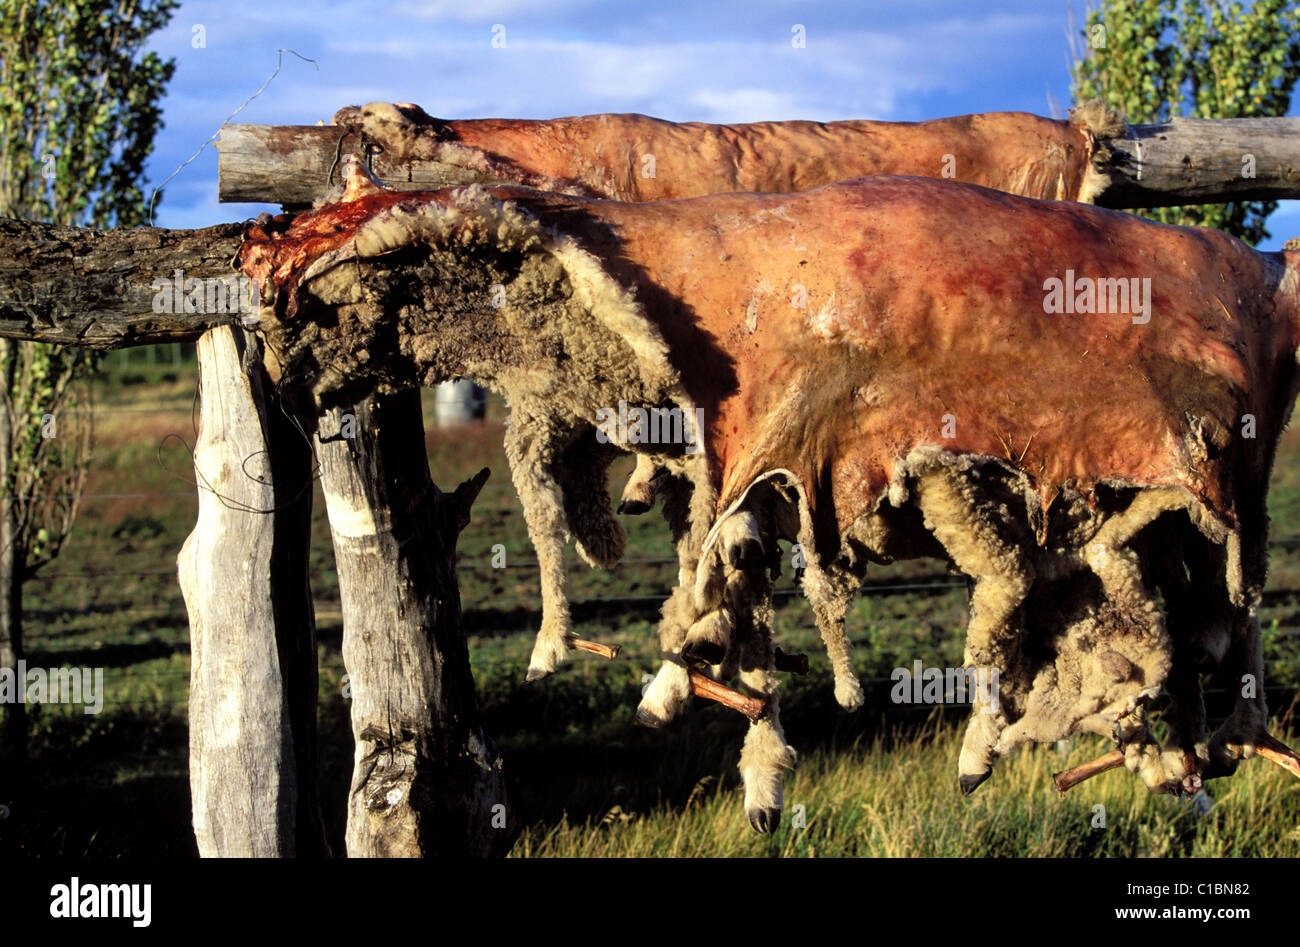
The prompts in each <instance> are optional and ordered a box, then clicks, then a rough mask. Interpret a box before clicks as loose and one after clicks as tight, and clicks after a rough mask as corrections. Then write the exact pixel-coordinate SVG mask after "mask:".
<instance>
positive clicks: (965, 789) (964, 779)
mask: <svg viewBox="0 0 1300 947" xmlns="http://www.w3.org/2000/svg"><path fill="white" fill-rule="evenodd" d="M992 773H993V771H992V770H986V771H985V772H983V773H967V774H966V775H965V776H958V777H957V785H958V786H959V787H960V788H961V794H962V795H963V796H969V795H970V794H971V793H973V792H974V791H975V790H976V789H978V788H979V785H980V783H982V782H984V780H986V779H988V778H989V776H990V775H992Z"/></svg>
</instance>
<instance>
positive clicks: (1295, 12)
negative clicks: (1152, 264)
mask: <svg viewBox="0 0 1300 947" xmlns="http://www.w3.org/2000/svg"><path fill="white" fill-rule="evenodd" d="M1083 46H1084V49H1085V50H1086V52H1087V55H1086V56H1083V57H1082V58H1077V59H1076V61H1075V63H1074V68H1073V74H1074V89H1073V97H1074V101H1075V102H1076V103H1079V102H1086V101H1088V100H1089V99H1093V98H1101V99H1103V100H1104V101H1105V102H1106V103H1107V104H1108V105H1110V106H1112V107H1113V108H1116V109H1118V110H1119V111H1121V112H1122V113H1123V114H1124V117H1125V118H1126V119H1127V120H1128V121H1129V122H1132V123H1135V124H1136V123H1148V122H1165V121H1168V120H1169V119H1170V118H1172V117H1173V116H1190V117H1194V118H1246V117H1251V116H1274V115H1285V114H1286V113H1287V110H1288V109H1289V108H1290V106H1291V92H1292V89H1293V88H1294V87H1295V83H1296V79H1297V78H1300V6H1298V4H1297V2H1296V0H1256V2H1254V3H1252V4H1250V5H1249V6H1245V5H1243V4H1241V3H1238V2H1233V3H1228V2H1226V0H1102V4H1101V7H1100V8H1099V9H1096V10H1093V11H1091V12H1090V13H1089V14H1088V20H1087V26H1086V27H1085V29H1084V30H1083ZM1276 207H1277V203H1276V202H1275V201H1253V202H1239V203H1233V204H1205V205H1198V206H1188V207H1162V208H1154V209H1149V210H1138V211H1137V213H1140V214H1143V215H1144V216H1147V217H1150V218H1152V219H1153V220H1159V221H1161V222H1163V223H1169V224H1182V225H1199V226H1207V227H1216V228H1218V229H1220V230H1223V231H1226V232H1228V233H1231V234H1233V235H1235V236H1238V237H1240V238H1241V239H1243V240H1245V241H1246V242H1247V243H1250V244H1255V243H1258V242H1259V241H1260V240H1262V239H1264V238H1266V237H1268V236H1269V233H1268V231H1267V230H1266V229H1265V227H1264V221H1265V219H1266V218H1267V217H1268V215H1269V214H1271V213H1272V212H1273V210H1274V209H1276Z"/></svg>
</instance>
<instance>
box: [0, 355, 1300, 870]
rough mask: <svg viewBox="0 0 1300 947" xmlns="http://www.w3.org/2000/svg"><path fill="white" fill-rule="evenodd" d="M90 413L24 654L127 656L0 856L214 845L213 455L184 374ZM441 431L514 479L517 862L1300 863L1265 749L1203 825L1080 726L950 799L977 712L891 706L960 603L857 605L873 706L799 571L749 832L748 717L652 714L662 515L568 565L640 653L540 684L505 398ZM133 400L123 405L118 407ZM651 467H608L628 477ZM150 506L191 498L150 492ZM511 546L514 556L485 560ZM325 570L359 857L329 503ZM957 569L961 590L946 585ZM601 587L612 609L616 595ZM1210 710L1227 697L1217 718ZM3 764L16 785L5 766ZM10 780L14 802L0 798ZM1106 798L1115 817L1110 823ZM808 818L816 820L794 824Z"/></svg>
mask: <svg viewBox="0 0 1300 947" xmlns="http://www.w3.org/2000/svg"><path fill="white" fill-rule="evenodd" d="M110 369H111V370H112V376H113V377H112V380H111V384H108V385H106V386H104V389H103V391H102V392H101V393H100V395H99V398H98V406H99V407H101V408H105V409H110V410H108V411H105V412H104V413H103V414H102V415H100V416H99V417H97V418H96V435H97V443H98V453H97V454H96V458H95V462H94V470H93V473H92V477H91V482H90V484H89V486H88V491H87V492H88V493H89V494H91V496H90V497H88V498H87V499H86V501H85V502H84V504H83V507H82V514H81V516H80V518H79V520H78V522H77V526H76V530H75V532H74V534H73V536H72V538H71V539H70V541H69V543H68V544H67V546H66V547H65V550H64V553H63V555H62V556H61V557H60V558H59V559H58V560H57V561H56V562H54V563H53V564H52V565H50V566H49V567H48V568H47V569H46V570H45V572H44V573H43V574H42V575H41V576H39V577H38V578H37V579H35V580H33V581H32V582H30V583H28V585H27V586H26V589H25V593H26V602H25V606H26V628H27V647H28V660H29V663H31V664H34V665H40V666H47V667H50V666H61V665H69V666H87V665H89V666H95V667H104V668H106V674H105V685H106V690H107V692H108V695H109V702H108V704H107V705H106V709H105V712H104V713H103V714H102V715H100V716H98V717H89V716H85V715H82V714H80V713H73V712H71V711H70V710H68V709H66V708H50V707H42V708H34V710H35V713H34V715H33V720H32V760H31V765H30V773H29V775H30V779H29V780H28V784H27V787H26V789H24V790H23V791H22V792H20V793H19V794H18V795H16V796H14V795H11V797H10V798H2V797H0V803H4V804H9V805H10V806H11V808H12V813H11V816H10V818H9V819H7V820H3V821H0V854H2V853H5V852H9V853H15V852H17V853H22V854H24V855H42V854H58V853H66V854H78V855H81V854H84V855H92V856H124V855H146V856H147V855H170V856H187V855H192V854H194V843H193V838H192V835H191V833H190V829H189V813H188V806H189V786H188V774H187V771H186V765H187V746H186V743H187V728H186V717H185V715H186V699H187V691H188V683H189V680H188V676H189V650H188V626H187V623H186V618H185V611H184V605H183V602H182V599H181V596H180V591H179V589H178V587H177V584H176V574H175V560H176V554H177V552H178V551H179V549H180V546H181V543H182V542H183V541H184V539H185V536H186V535H187V534H188V533H189V531H190V529H191V528H192V526H193V522H194V515H195V512H196V510H197V502H196V499H195V495H194V489H193V487H192V486H191V485H190V484H189V483H188V482H187V481H190V480H192V479H193V470H192V467H191V460H190V457H189V455H188V453H187V452H186V450H185V449H184V447H183V446H182V445H181V444H180V443H179V442H178V441H177V439H176V438H175V437H168V435H172V434H175V435H178V436H179V437H180V438H181V439H183V440H184V442H185V443H187V444H190V445H192V444H193V440H194V433H193V426H192V409H193V399H194V375H193V369H192V367H190V366H182V367H181V368H180V369H176V368H175V367H173V366H171V365H169V364H153V363H148V362H133V363H131V364H128V365H125V366H119V367H116V368H115V367H114V366H113V365H112V363H111V362H110ZM425 405H426V412H425V413H426V419H427V420H428V422H429V426H430V432H429V435H428V438H427V446H428V450H429V456H430V463H431V467H432V471H433V474H434V479H435V480H436V481H437V482H438V483H439V484H440V485H441V486H442V487H444V488H451V487H454V486H455V485H456V484H457V483H458V482H460V481H461V480H463V479H465V478H467V477H469V476H471V475H472V474H473V473H475V472H476V471H477V470H478V469H479V468H480V467H483V466H488V467H490V468H491V470H492V478H491V479H490V480H489V482H488V486H487V488H486V489H485V490H484V491H483V493H482V495H481V496H480V499H479V500H478V502H477V503H476V504H475V507H474V514H473V520H472V522H471V524H470V525H469V527H468V528H467V529H466V530H465V532H464V533H463V534H462V536H461V540H460V544H459V552H460V564H461V569H460V572H459V578H460V585H461V600H462V603H463V606H464V610H465V627H466V635H467V639H468V642H469V648H470V656H471V662H472V665H473V668H474V674H475V679H476V682H477V685H478V692H479V700H480V705H481V708H482V711H483V714H484V718H485V724H486V727H487V730H488V732H489V733H490V734H491V735H492V736H493V738H494V739H495V740H496V742H497V744H498V745H499V746H500V748H501V749H502V750H503V752H504V754H505V758H506V763H507V771H508V773H509V775H510V778H511V779H512V781H513V786H514V790H513V797H512V798H513V805H515V807H516V810H517V815H518V817H519V819H520V821H521V823H522V824H523V825H524V826H525V830H524V833H523V835H522V836H521V838H520V840H519V842H518V844H517V845H516V847H515V850H514V854H515V855H519V856H555V855H569V856H573V855H600V856H625V855H626V856H630V855H696V854H708V855H753V856H770V855H792V856H811V855H817V856H832V855H869V856H875V855H921V856H928V855H1053V856H1056V855H1075V856H1079V855H1152V856H1190V855H1270V856H1271V855H1279V856H1295V855H1297V854H1300V836H1298V835H1297V825H1300V820H1298V819H1297V815H1298V814H1300V783H1297V782H1296V781H1295V780H1294V779H1291V778H1289V777H1287V776H1286V774H1285V773H1283V772H1282V771H1281V770H1280V769H1279V768H1277V767H1274V766H1271V765H1269V764H1267V763H1264V762H1263V761H1253V762H1249V763H1247V764H1244V765H1243V767H1242V769H1241V771H1240V773H1239V774H1238V775H1237V776H1236V777H1234V778H1232V779H1229V780H1218V781H1215V782H1212V783H1210V784H1208V789H1209V792H1210V794H1211V795H1212V796H1214V798H1215V800H1216V805H1215V808H1214V809H1213V811H1212V812H1211V813H1210V814H1209V815H1204V816H1202V815H1198V814H1196V813H1195V812H1193V811H1192V810H1190V809H1189V808H1188V807H1187V806H1186V804H1185V803H1180V802H1179V801H1177V800H1173V799H1169V798H1163V797H1153V796H1150V795H1149V794H1148V793H1147V792H1146V790H1145V789H1144V788H1142V787H1141V786H1140V784H1139V783H1138V781H1137V780H1136V778H1135V777H1133V776H1131V775H1130V774H1128V773H1126V772H1123V771H1120V772H1115V773H1110V774H1106V775H1104V776H1102V777H1099V778H1097V779H1094V780H1092V781H1091V782H1089V783H1086V784H1084V785H1083V786H1081V787H1079V788H1078V789H1075V790H1073V791H1072V792H1071V793H1070V794H1069V795H1068V796H1067V797H1066V798H1064V799H1063V800H1062V799H1058V798H1056V796H1055V794H1054V793H1052V792H1050V791H1049V787H1050V774H1051V773H1052V772H1053V771H1054V770H1058V769H1064V768H1066V767H1067V766H1068V765H1073V764H1074V763H1077V762H1081V761H1082V760H1084V759H1086V758H1089V757H1090V756H1095V755H1097V754H1099V753H1100V752H1102V751H1103V750H1104V749H1105V747H1104V746H1103V744H1102V743H1101V741H1098V740H1092V739H1084V738H1079V739H1077V740H1076V741H1075V742H1074V744H1073V747H1072V750H1071V757H1070V759H1069V760H1068V761H1067V760H1065V759H1063V758H1062V757H1060V756H1059V755H1058V754H1057V752H1056V750H1055V748H1054V747H1035V748H1029V749H1027V750H1026V751H1024V752H1022V753H1020V754H1018V755H1017V756H1015V757H1013V758H1012V759H1009V760H1005V761H1002V762H1000V763H999V765H998V767H997V768H996V770H995V772H994V776H993V778H991V779H990V780H989V781H988V782H987V783H986V784H985V785H984V786H982V787H981V788H980V789H979V791H978V792H977V793H976V794H975V795H974V796H973V797H971V798H963V797H960V796H959V795H958V793H957V791H956V788H955V784H956V753H957V747H958V743H959V735H960V728H961V725H962V715H961V713H960V712H957V711H949V712H947V713H945V714H943V715H941V716H930V715H929V714H928V712H913V713H908V712H905V710H904V711H900V708H897V707H894V706H892V705H890V704H888V700H887V692H888V688H887V684H886V679H887V678H888V675H889V672H890V670H891V669H892V668H894V667H897V666H900V665H910V663H911V662H912V661H913V660H914V659H917V658H920V659H922V660H923V661H925V662H926V663H927V664H930V665H939V666H953V665H956V664H958V663H960V659H961V644H962V628H963V623H964V615H965V591H964V588H962V587H960V584H958V587H956V588H948V589H942V588H940V589H936V590H930V591H926V592H921V591H910V592H906V593H904V594H894V595H888V596H872V597H868V596H862V597H860V598H859V599H858V600H857V602H856V603H855V605H854V608H853V610H852V612H851V614H850V616H849V628H850V633H851V634H852V636H853V638H854V640H855V662H856V666H857V668H858V670H859V672H860V673H861V674H862V675H863V677H864V678H865V679H866V680H867V681H868V682H869V686H868V695H869V704H868V706H867V707H866V708H864V709H863V710H862V711H860V712H858V713H857V714H852V715H850V714H846V713H844V712H843V711H841V710H839V708H838V707H836V706H835V704H834V700H833V698H832V694H831V681H830V671H829V667H828V664H827V661H826V658H825V655H824V652H823V651H822V650H821V648H820V643H819V641H818V639H817V636H816V632H815V630H814V627H813V622H812V615H811V611H810V610H809V608H808V606H807V604H806V603H805V602H804V601H803V599H802V598H801V597H800V596H798V595H797V594H793V593H794V592H795V586H794V583H793V579H792V577H791V576H790V574H789V572H788V570H787V574H786V575H784V576H783V577H782V578H781V580H780V582H779V583H778V592H779V597H778V608H777V613H776V632H777V636H778V638H779V640H780V642H781V644H782V646H783V647H785V648H786V649H787V650H795V651H805V652H806V653H808V654H809V656H810V658H811V660H812V665H813V669H812V673H811V674H810V675H809V676H808V677H807V678H793V677H792V678H789V679H788V682H787V684H786V685H785V690H784V692H783V696H782V718H783V721H784V723H785V727H786V732H787V736H788V737H789V739H790V742H791V743H792V744H793V745H794V746H795V747H796V748H797V749H798V750H799V752H800V754H801V758H800V763H799V766H798V768H797V769H796V771H795V772H794V774H793V775H792V776H791V777H790V778H789V780H788V782H787V793H786V805H787V817H786V819H784V820H783V823H782V827H781V829H780V830H779V831H778V832H777V833H776V834H775V835H774V836H772V837H770V838H764V837H760V836H758V835H756V834H755V833H753V832H752V830H751V829H750V828H749V825H748V823H747V821H746V820H745V817H744V813H743V811H742V809H743V807H742V804H741V792H740V788H739V775H738V773H737V770H736V763H737V758H738V754H739V749H740V745H741V741H742V740H743V738H744V732H745V722H744V720H743V719H741V718H739V717H738V716H737V715H735V714H733V713H731V712H730V711H726V710H724V709H722V708H719V707H715V706H711V705H709V706H696V707H693V708H692V709H691V710H690V711H689V712H688V713H687V714H686V715H685V718H684V719H683V720H680V721H678V722H676V723H675V724H674V725H672V726H670V727H669V728H667V729H665V730H664V731H646V730H642V729H640V728H637V727H635V726H633V725H632V714H633V711H634V709H635V706H636V702H637V699H638V697H639V693H640V688H641V686H642V684H643V682H644V680H645V676H646V675H648V674H650V673H652V672H653V671H654V669H655V668H656V667H657V665H658V648H657V643H656V641H655V638H654V626H655V621H656V617H657V611H658V603H659V602H660V601H662V599H663V597H664V596H665V595H666V593H667V591H668V590H669V588H670V587H671V584H672V582H673V581H674V579H675V575H676V569H675V566H674V565H673V564H672V563H671V562H665V561H657V560H667V559H670V557H671V547H670V544H669V542H668V539H667V535H666V529H665V527H664V525H663V522H662V519H661V518H660V517H659V516H658V515H657V514H654V515H650V516H644V517H638V518H626V517H625V518H623V520H624V524H625V526H626V527H627V528H628V535H629V542H628V551H627V560H628V561H626V562H625V563H624V564H623V565H621V566H619V567H618V568H617V569H615V570H613V571H612V572H603V571H593V570H589V569H586V568H585V567H584V566H581V565H579V564H578V562H577V560H576V556H573V555H572V553H570V555H571V561H572V563H573V565H572V569H571V573H570V577H571V598H572V599H573V600H574V601H575V602H576V603H577V604H576V605H575V608H574V615H575V621H576V630H577V631H578V633H579V634H581V635H584V636H589V637H593V638H597V639H599V640H601V641H604V642H608V643H611V644H621V645H622V646H623V649H624V650H623V655H622V656H621V657H620V658H619V660H617V661H615V662H605V661H601V660H600V659H597V658H593V657H591V656H584V655H575V657H574V658H573V660H572V661H571V662H570V663H569V664H568V665H567V666H566V667H565V668H564V669H563V670H562V671H561V672H560V673H559V674H557V675H556V676H555V677H554V678H551V679H549V680H547V681H546V682H544V683H543V684H540V685H535V686H530V687H523V686H521V683H520V682H521V681H522V678H523V672H524V668H525V665H526V662H527V658H528V653H529V650H530V648H531V645H532V635H533V632H534V630H535V629H536V627H537V622H538V618H539V614H538V607H539V606H538V602H539V587H538V573H537V570H536V568H535V567H532V566H531V565H530V564H531V563H532V562H533V561H534V560H535V554H534V553H533V550H532V547H531V545H530V544H529V541H528V537H527V532H526V530H525V527H524V522H523V517H522V514H521V512H520V509H519V506H518V501H517V500H516V498H515V496H514V492H513V489H511V487H510V481H509V474H508V470H507V468H506V464H505V459H504V455H503V452H502V449H501V438H502V419H503V413H504V408H503V406H502V405H501V403H500V402H499V400H496V399H493V400H492V401H491V402H490V413H489V419H488V421H487V422H486V423H485V424H483V425H481V426H479V427H476V428H472V429H469V430H467V431H457V432H455V433H454V434H443V433H440V432H437V431H436V430H433V428H432V417H433V411H432V393H431V392H426V401H425ZM124 409H129V410H124ZM628 469H630V462H625V463H624V465H622V466H619V467H617V468H616V469H615V471H614V478H613V481H612V482H613V483H614V484H618V483H620V482H621V480H622V476H623V474H624V473H626V471H627V470H628ZM138 494H177V495H175V496H156V495H155V496H147V497H144V496H138ZM1271 506H1272V510H1273V517H1274V533H1275V535H1277V536H1293V535H1300V437H1297V436H1296V435H1295V434H1294V433H1293V434H1288V435H1287V436H1286V438H1285V439H1284V441H1283V445H1282V448H1281V450H1280V452H1279V458H1278V466H1277V472H1276V474H1275V476H1274V483H1273V490H1272V497H1271ZM496 543H502V544H504V545H505V547H506V554H507V565H508V566H509V567H508V568H506V569H493V568H490V563H491V558H492V547H493V545H494V544H496ZM311 561H312V568H313V592H314V595H315V599H316V608H317V623H318V633H319V638H320V648H319V656H320V668H321V673H320V703H319V723H320V731H321V747H320V756H321V772H322V793H323V806H324V809H325V812H326V822H327V830H328V832H329V834H330V837H331V842H332V844H333V845H334V846H335V848H336V850H341V848H342V844H341V840H342V834H343V822H342V819H343V808H344V807H343V801H344V799H345V796H346V792H347V787H348V779H349V774H350V770H351V731H350V727H349V723H348V705H347V702H346V701H345V700H344V699H343V697H342V696H341V690H342V688H341V678H342V675H343V673H344V670H343V664H342V659H341V655H340V653H339V648H340V642H341V634H342V630H341V627H340V623H339V605H338V587H337V576H336V575H335V572H334V567H333V559H332V552H331V548H330V541H329V531H328V526H327V523H326V521H325V514H324V504H323V502H321V498H320V493H319V488H317V490H316V501H315V505H314V511H313V533H312V549H311ZM940 572H941V567H940V566H939V564H937V563H932V562H919V563H904V564H900V565H898V566H896V567H891V568H889V569H882V570H878V571H876V572H874V573H873V575H872V579H873V581H897V582H900V583H902V582H907V581H915V580H916V579H917V578H918V577H924V576H930V577H933V576H936V575H937V574H938V573H940ZM942 581H953V580H949V579H942ZM600 600H603V601H600ZM1298 604H1300V551H1287V550H1276V551H1275V554H1274V557H1273V574H1272V578H1271V581H1270V585H1269V591H1268V593H1267V595H1266V600H1265V607H1264V608H1263V610H1262V619H1263V624H1264V630H1265V647H1266V666H1267V667H1268V669H1269V674H1270V678H1269V680H1268V681H1267V684H1268V687H1269V694H1270V705H1271V706H1272V707H1273V708H1274V711H1275V712H1279V713H1280V712H1284V711H1286V710H1287V708H1288V705H1289V704H1290V703H1291V701H1292V699H1293V697H1294V695H1295V694H1296V693H1297V691H1300V652H1298V650H1297V649H1298V648H1300V636H1298V635H1296V634H1295V632H1296V631H1297V629H1300V611H1298ZM1212 710H1213V708H1212ZM2 777H3V774H0V778H2ZM0 792H3V790H0ZM1097 804H1102V805H1105V807H1106V814H1107V825H1106V828H1104V829H1093V828H1091V826H1090V819H1091V818H1092V807H1093V806H1094V805H1097ZM796 806H803V807H804V808H803V810H802V812H803V818H804V819H805V820H806V822H805V825H804V827H802V828H796V827H793V826H792V825H791V817H790V816H791V813H792V812H795V811H798V810H796V809H795V807H796Z"/></svg>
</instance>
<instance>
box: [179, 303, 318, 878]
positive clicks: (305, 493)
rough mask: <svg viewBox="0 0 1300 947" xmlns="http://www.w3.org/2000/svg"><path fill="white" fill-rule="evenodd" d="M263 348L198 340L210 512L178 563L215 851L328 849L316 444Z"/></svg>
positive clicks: (229, 340)
mask: <svg viewBox="0 0 1300 947" xmlns="http://www.w3.org/2000/svg"><path fill="white" fill-rule="evenodd" d="M261 352H262V346H261V342H260V341H259V340H258V339H257V338H256V337H255V336H252V335H249V334H247V333H245V332H244V331H243V330H241V329H238V328H235V327H231V326H223V327H220V328H216V329H212V330H210V331H208V332H207V333H205V334H204V335H203V337H202V338H200V339H199V342H198V357H199V373H200V374H199V379H200V385H201V388H202V399H201V403H202V406H201V413H200V418H199V435H198V442H197V443H196V444H195V447H194V473H195V479H196V481H197V484H198V490H199V517H198V521H197V523H195V526H194V531H193V532H192V533H190V535H189V538H188V539H186V540H185V545H184V546H183V547H182V548H181V552H180V555H179V556H178V557H177V566H178V569H179V573H180V585H181V591H182V593H183V594H184V596H185V606H186V609H187V610H188V611H189V615H190V654H191V659H190V702H189V715H190V791H191V793H192V797H193V811H194V835H195V838H196V839H197V841H198V846H199V853H200V854H201V855H203V856H242V857H270V856H295V855H298V856H316V855H323V854H325V852H326V845H325V836H324V827H323V824H322V822H321V814H320V805H319V799H318V794H317V778H316V629H315V620H314V616H313V610H312V601H311V592H310V589H309V587H308V576H307V546H308V535H309V531H310V526H311V500H312V495H311V493H312V491H311V445H310V443H309V442H308V441H307V438H306V436H305V435H304V434H302V433H301V432H300V431H299V430H298V429H297V428H295V427H294V425H293V423H292V422H291V421H290V419H289V418H288V417H287V415H286V412H285V410H283V408H282V406H281V405H279V404H278V403H277V399H276V396H275V393H274V391H273V390H272V388H271V383H270V381H269V379H268V378H267V376H266V373H265V371H264V370H263V369H262V365H261Z"/></svg>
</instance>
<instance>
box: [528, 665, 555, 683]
mask: <svg viewBox="0 0 1300 947" xmlns="http://www.w3.org/2000/svg"><path fill="white" fill-rule="evenodd" d="M552 673H553V672H551V671H543V670H542V669H541V668H531V667H530V668H529V669H528V673H527V674H525V675H524V683H525V684H531V683H533V681H540V680H541V679H542V678H544V677H550V676H551V674H552Z"/></svg>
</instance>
